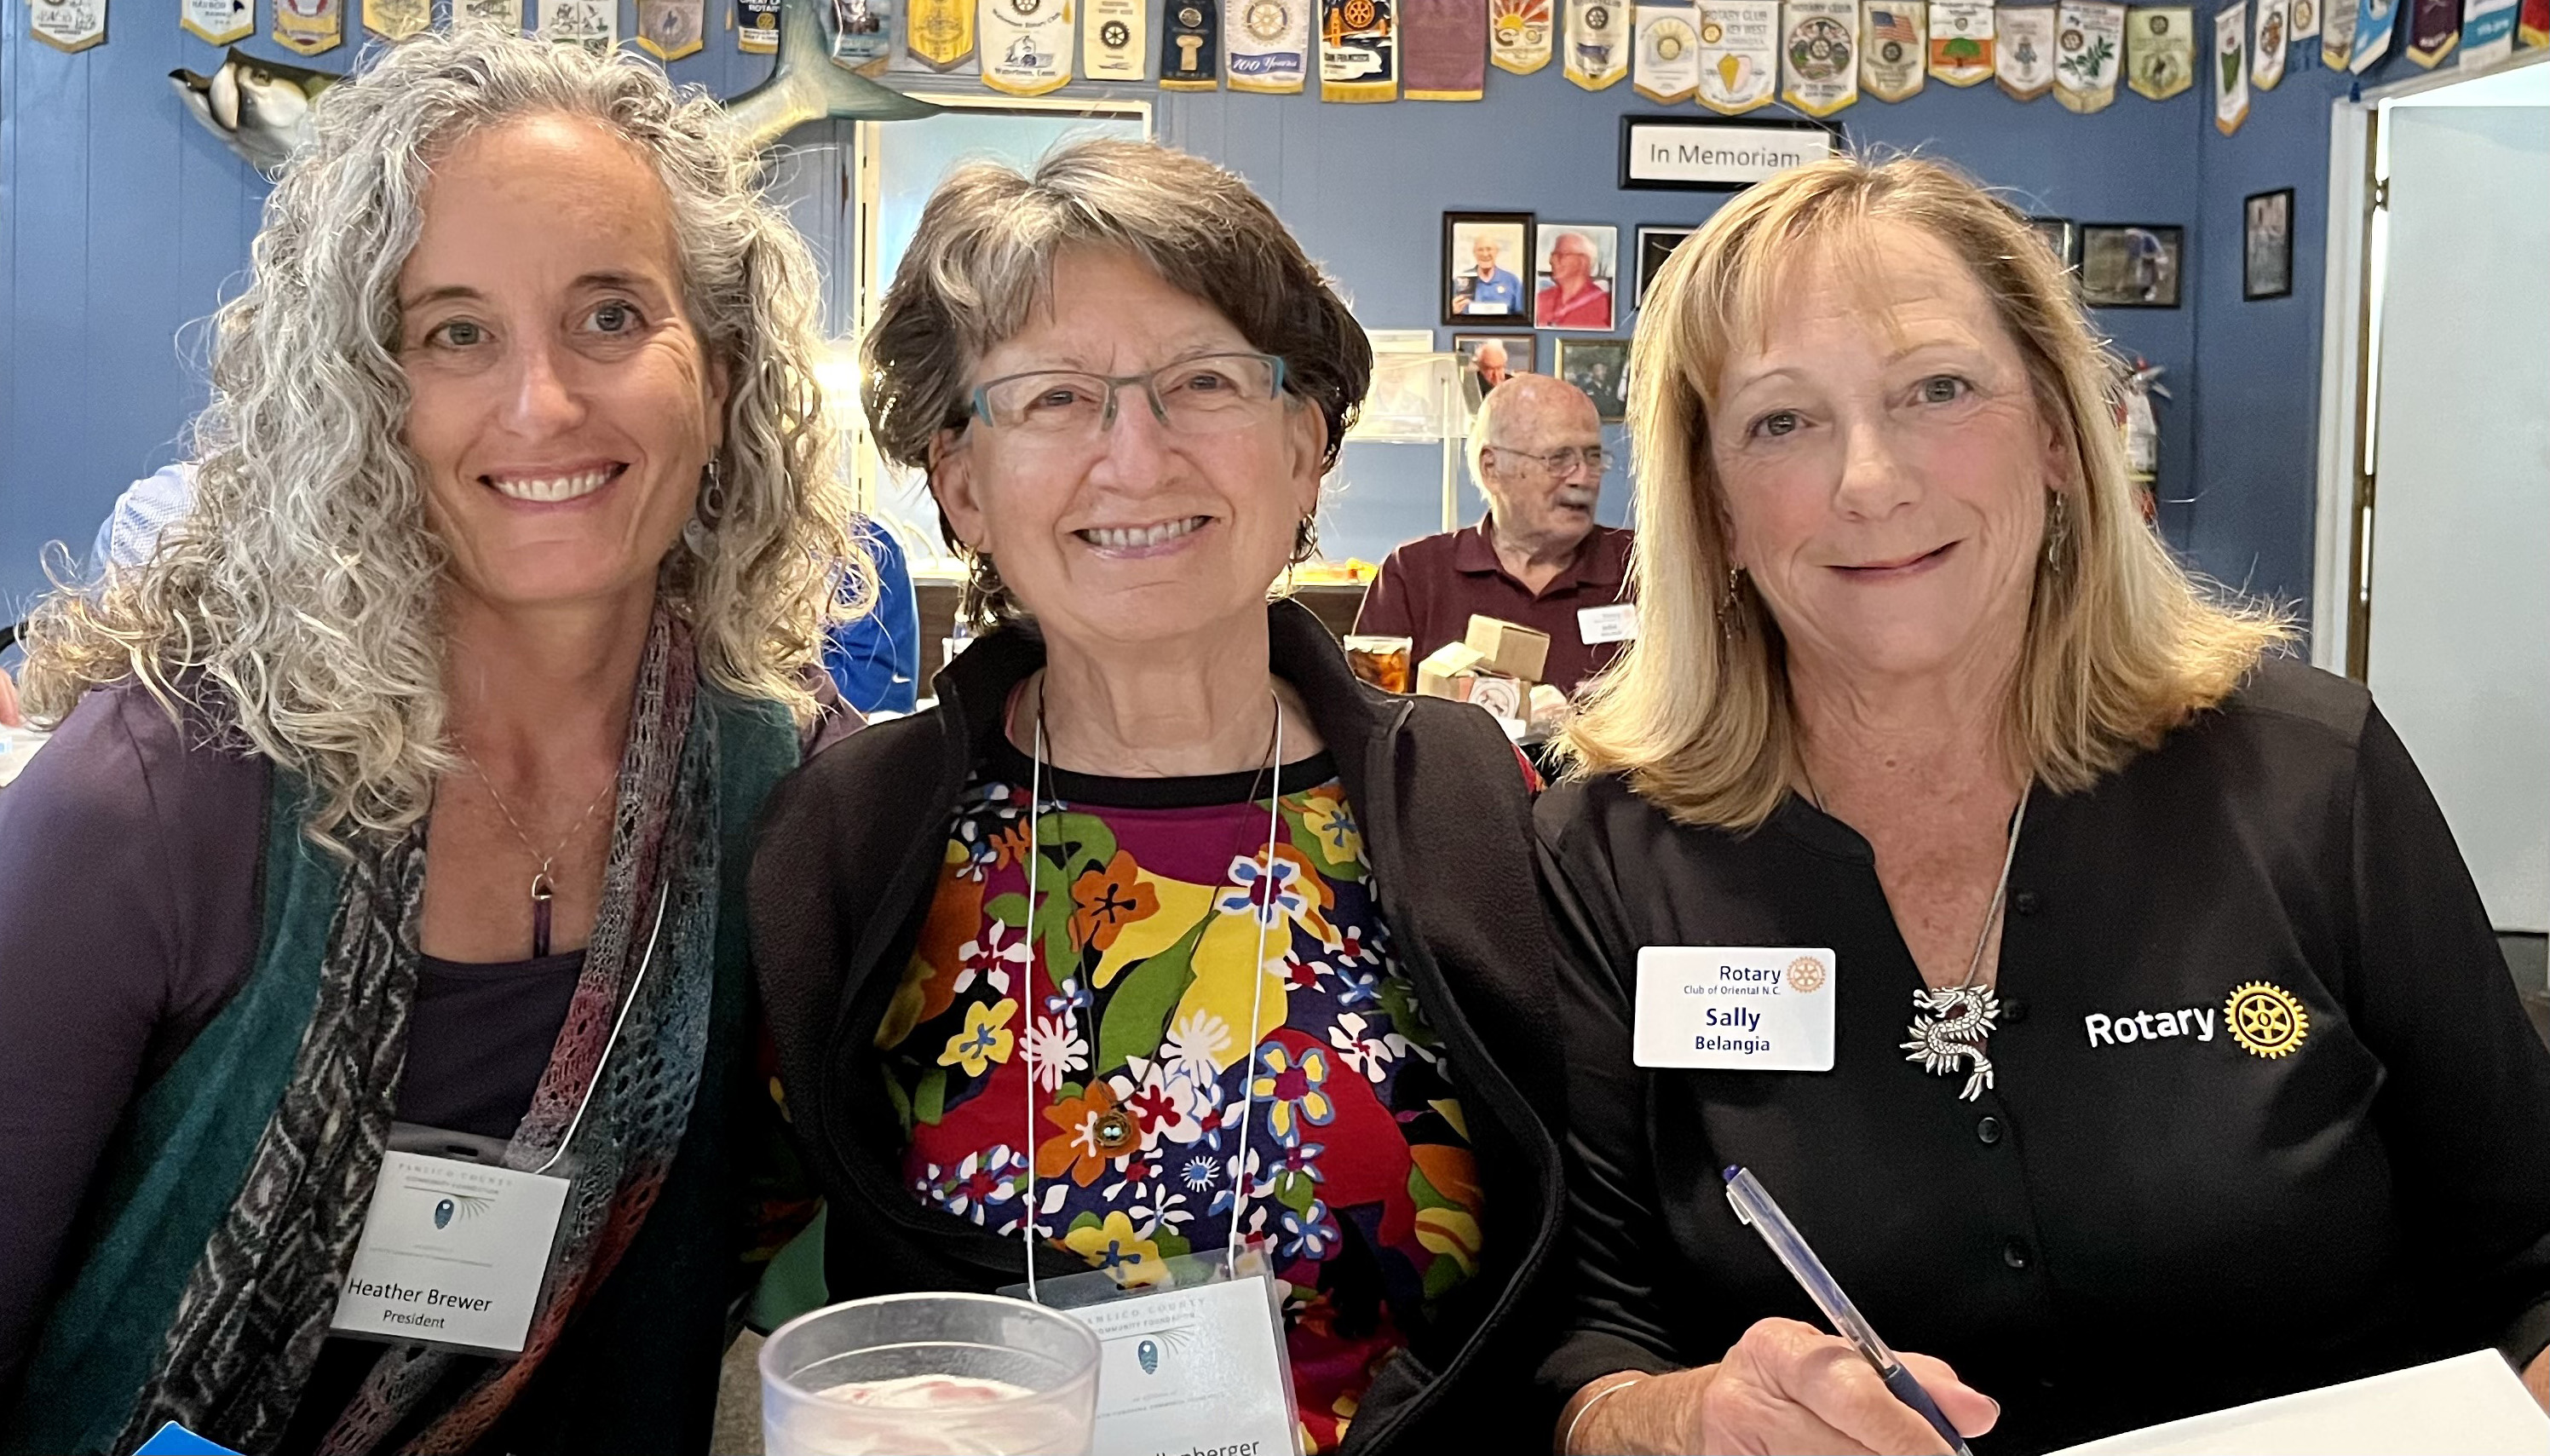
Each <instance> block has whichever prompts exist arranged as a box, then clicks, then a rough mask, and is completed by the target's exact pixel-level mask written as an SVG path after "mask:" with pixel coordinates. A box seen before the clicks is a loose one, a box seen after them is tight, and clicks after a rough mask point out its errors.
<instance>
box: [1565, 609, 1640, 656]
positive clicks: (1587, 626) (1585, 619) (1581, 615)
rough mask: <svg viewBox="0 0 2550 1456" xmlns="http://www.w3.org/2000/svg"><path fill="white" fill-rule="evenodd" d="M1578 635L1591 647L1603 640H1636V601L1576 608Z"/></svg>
mask: <svg viewBox="0 0 2550 1456" xmlns="http://www.w3.org/2000/svg"><path fill="white" fill-rule="evenodd" d="M1576 635H1577V637H1578V639H1579V640H1581V641H1583V642H1584V643H1585V645H1587V646H1589V647H1591V646H1594V645H1596V644H1597V643H1601V642H1634V641H1636V640H1637V639H1638V607H1637V604H1636V603H1634V602H1615V603H1613V604H1612V605H1611V606H1609V607H1579V608H1577V609H1576Z"/></svg>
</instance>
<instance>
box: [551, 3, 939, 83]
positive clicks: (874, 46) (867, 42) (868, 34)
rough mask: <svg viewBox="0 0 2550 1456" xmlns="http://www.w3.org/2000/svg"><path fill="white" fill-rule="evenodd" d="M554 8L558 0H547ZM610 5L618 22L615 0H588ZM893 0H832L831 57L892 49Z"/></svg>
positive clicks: (854, 62) (861, 56)
mask: <svg viewBox="0 0 2550 1456" xmlns="http://www.w3.org/2000/svg"><path fill="white" fill-rule="evenodd" d="M548 3H549V5H550V6H551V7H552V8H554V7H555V6H556V5H557V3H558V0H548ZM592 3H594V4H595V5H597V6H599V5H606V4H607V5H609V6H610V7H611V24H612V26H613V28H614V30H615V31H616V30H617V29H618V27H619V25H620V4H619V0H592ZM894 5H895V0H833V59H834V61H836V62H838V63H839V64H841V65H844V66H847V67H848V68H850V69H851V70H859V69H861V68H863V67H866V66H871V65H877V64H878V63H879V62H880V61H883V60H885V59H887V58H888V57H889V56H890V55H891V54H892V53H893V51H894Z"/></svg>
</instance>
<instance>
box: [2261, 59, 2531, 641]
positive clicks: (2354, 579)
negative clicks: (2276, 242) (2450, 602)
mask: <svg viewBox="0 0 2550 1456" xmlns="http://www.w3.org/2000/svg"><path fill="white" fill-rule="evenodd" d="M2543 63H2550V50H2541V49H2531V50H2518V51H2516V52H2515V53H2514V54H2513V55H2512V56H2511V57H2509V58H2508V59H2506V60H2503V61H2501V62H2499V63H2498V64H2496V65H2492V66H2488V67H2485V68H2483V69H2479V70H2470V71H2464V70H2461V69H2458V68H2455V69H2449V70H2439V71H2435V72H2433V73H2431V74H2428V75H2420V76H2412V77H2410V78H2409V79H2407V80H2403V81H2395V82H2393V83H2392V84H2390V85H2387V86H2377V87H2375V88H2374V89H2372V90H2370V91H2366V92H2363V93H2361V95H2359V96H2357V97H2354V98H2348V97H2339V98H2338V99H2337V100H2335V101H2333V102H2331V103H2329V124H2328V225H2327V234H2326V241H2325V243H2324V249H2325V250H2324V251H2323V253H2322V256H2323V257H2324V258H2325V259H2326V266H2325V267H2324V268H2323V269H2322V271H2321V278H2320V330H2319V337H2320V375H2319V379H2320V383H2319V462H2318V466H2319V468H2318V490H2317V496H2318V504H2317V510H2316V512H2315V520H2314V541H2313V547H2312V570H2311V634H2310V648H2311V651H2310V655H2311V665H2313V666H2315V667H2320V668H2324V669H2326V670H2328V671H2330V672H2338V673H2346V674H2348V675H2349V676H2353V677H2358V678H2360V677H2362V676H2363V661H2364V658H2363V653H2362V651H2361V644H2360V643H2358V642H2357V641H2356V633H2357V624H2358V621H2359V619H2360V618H2361V617H2362V616H2363V615H2364V613H2365V612H2366V611H2367V610H2368V609H2369V604H2370V600H2371V599H2370V584H2369V583H2368V582H2367V581H2366V579H2365V578H2366V570H2367V568H2369V567H2370V565H2371V564H2372V560H2373V532H2374V530H2375V523H2376V519H2377V516H2378V512H2377V511H2376V510H2375V509H2374V502H2373V500H2372V498H2371V494H2372V493H2371V491H2370V490H2369V489H2368V487H2369V486H2370V485H2371V484H2372V464H2373V449H2372V446H2373V441H2372V439H2371V438H2370V435H2371V433H2372V425H2373V401H2374V399H2375V398H2376V395H2377V387H2378V382H2379V381H2378V378H2377V376H2378V374H2379V372H2380V369H2381V363H2382V360H2381V330H2380V327H2379V325H2380V319H2381V308H2382V298H2381V287H2382V273H2381V268H2382V260H2383V248H2384V243H2385V241H2386V235H2387V232H2388V220H2387V218H2385V217H2384V216H2383V212H2382V209H2381V208H2380V207H2378V206H2376V205H2375V204H2376V202H2377V201H2379V200H2387V199H2382V198H2380V197H2379V195H2378V193H2377V188H2378V187H2379V186H2380V185H2381V183H2382V182H2383V181H2387V178H2388V174H2389V170H2390V169H2389V166H2388V164H2387V162H2388V159H2387V157H2386V156H2384V155H2382V154H2381V153H2382V151H2383V148H2382V147H2381V145H2380V137H2381V127H2380V121H2381V111H2382V106H2383V104H2384V103H2385V102H2390V101H2397V100H2400V99H2401V98H2403V97H2407V96H2414V95H2416V94H2418V93H2419V92H2423V91H2432V90H2436V89H2439V88H2441V87H2445V86H2455V85H2459V84H2461V83H2462V82H2465V81H2471V80H2477V79H2479V78H2480V77H2482V76H2493V75H2500V74H2502V73H2504V72H2506V71H2510V70H2517V69H2520V68H2522V67H2524V66H2527V65H2538V64H2543Z"/></svg>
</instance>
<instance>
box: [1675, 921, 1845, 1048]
mask: <svg viewBox="0 0 2550 1456" xmlns="http://www.w3.org/2000/svg"><path fill="white" fill-rule="evenodd" d="M1833 964H1834V963H1833V953H1832V951H1831V950H1829V949H1826V948H1822V947H1816V946H1773V945H1646V946H1641V947H1639V949H1638V1004H1637V1014H1636V1023H1635V1024H1634V1025H1633V1026H1632V1027H1631V1034H1630V1046H1631V1052H1630V1060H1632V1061H1634V1062H1636V1063H1637V1064H1638V1065H1639V1066H1641V1067H1678V1068H1700V1069H1707V1070H1716V1071H1739V1072H1829V1071H1831V1070H1832V1065H1833V1005H1834V1001H1835V993H1834V991H1833V981H1834V976H1833Z"/></svg>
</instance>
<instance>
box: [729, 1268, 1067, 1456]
mask: <svg viewBox="0 0 2550 1456" xmlns="http://www.w3.org/2000/svg"><path fill="white" fill-rule="evenodd" d="M1098 1351H1099V1345H1098V1337H1097V1336H1096V1335H1095V1334H1092V1333H1091V1332H1090V1331H1089V1328H1088V1327H1087V1326H1086V1325H1083V1324H1082V1323H1081V1322H1080V1321H1079V1320H1077V1319H1074V1318H1072V1317H1071V1316H1070V1315H1068V1314H1063V1313H1058V1312H1056V1311H1054V1310H1045V1309H1041V1308H1039V1307H1037V1306H1034V1305H1030V1304H1028V1303H1026V1302H1025V1301H1022V1300H1011V1299H1003V1298H1001V1297H999V1296H997V1295H960V1294H917V1295H884V1296H880V1297H878V1298H876V1299H872V1300H855V1301H852V1302H851V1303H849V1304H846V1305H834V1306H831V1307H829V1308H826V1309H822V1310H815V1311H814V1312H813V1313H810V1314H803V1315H800V1316H798V1317H797V1318H795V1319H792V1320H790V1321H789V1322H788V1323H786V1324H784V1325H781V1326H780V1327H779V1330H778V1331H777V1332H776V1333H774V1334H772V1335H771V1336H770V1338H769V1340H768V1341H767V1342H765V1343H764V1344H763V1345H762V1347H761V1433H762V1443H763V1446H764V1449H766V1450H767V1451H768V1452H769V1453H770V1456H871V1453H873V1456H1085V1453H1086V1452H1087V1451H1088V1450H1089V1440H1090V1431H1091V1428H1092V1425H1093V1423H1094V1422H1095V1420H1096V1418H1097V1412H1098Z"/></svg>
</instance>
